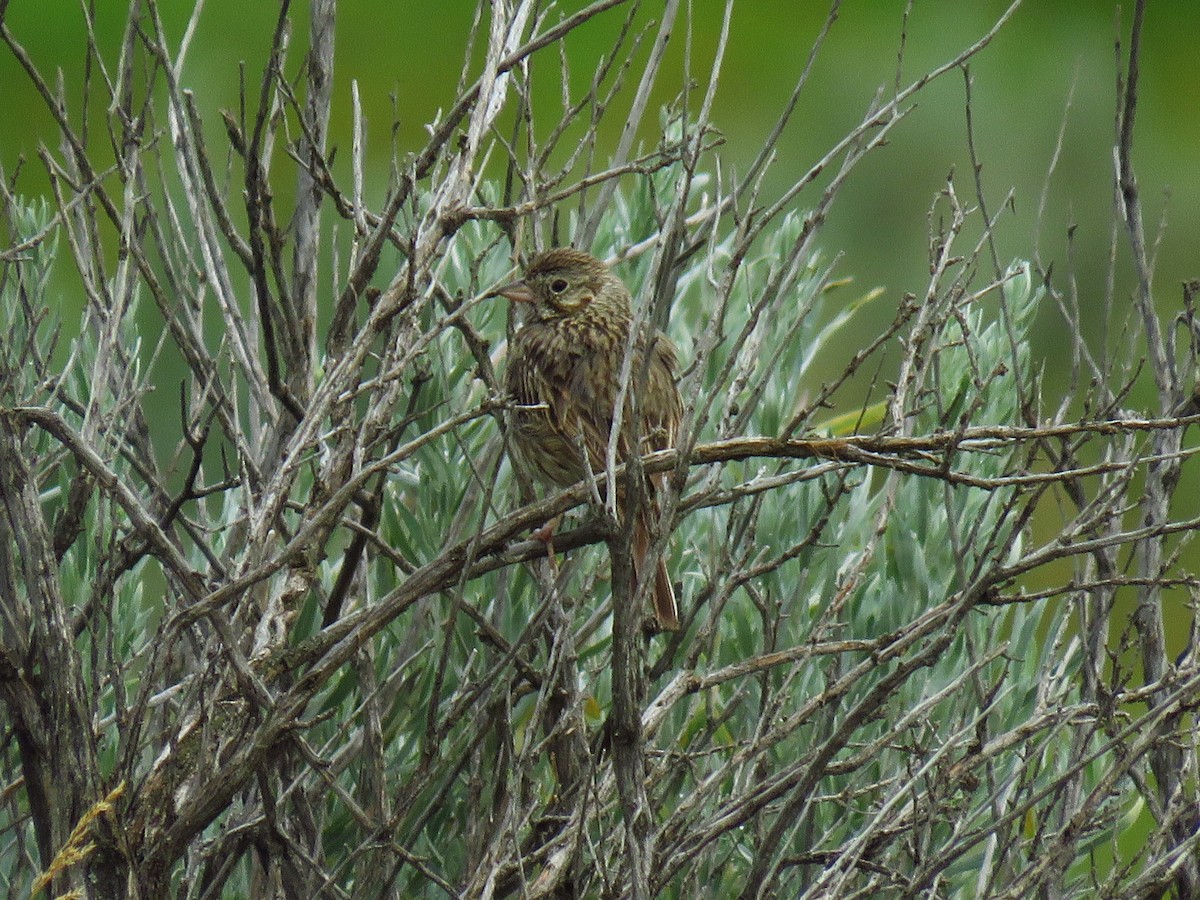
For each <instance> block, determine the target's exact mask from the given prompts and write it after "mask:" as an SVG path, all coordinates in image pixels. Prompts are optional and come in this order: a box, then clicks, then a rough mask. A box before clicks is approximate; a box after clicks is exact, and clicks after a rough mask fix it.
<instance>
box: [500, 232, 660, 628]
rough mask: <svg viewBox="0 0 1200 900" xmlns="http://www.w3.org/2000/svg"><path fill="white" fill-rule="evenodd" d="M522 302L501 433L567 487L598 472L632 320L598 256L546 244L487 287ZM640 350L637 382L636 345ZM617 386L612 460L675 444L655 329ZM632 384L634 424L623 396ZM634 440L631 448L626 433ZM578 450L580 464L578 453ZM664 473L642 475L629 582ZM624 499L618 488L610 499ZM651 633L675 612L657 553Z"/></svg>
mask: <svg viewBox="0 0 1200 900" xmlns="http://www.w3.org/2000/svg"><path fill="white" fill-rule="evenodd" d="M490 294H491V295H493V296H503V297H505V298H507V299H508V300H510V301H512V302H514V303H517V304H520V305H521V306H522V307H524V308H525V310H526V312H525V316H524V321H523V323H522V324H521V326H520V328H519V329H518V330H517V332H516V334H515V335H514V336H513V339H512V346H511V347H510V349H509V359H508V367H507V370H506V373H505V387H506V390H507V392H508V394H509V396H510V397H511V398H512V400H513V410H512V413H511V415H510V420H509V421H510V440H511V446H512V450H513V452H514V455H515V456H517V457H519V458H520V459H521V460H523V461H524V463H525V465H526V466H527V467H528V469H529V470H530V471H531V472H532V473H533V474H534V476H535V477H536V478H537V479H538V480H540V481H542V482H545V483H547V484H550V485H557V486H559V487H568V486H570V485H573V484H576V483H577V482H579V481H582V480H583V479H584V478H586V477H588V475H589V471H590V472H591V473H594V474H596V475H602V474H603V473H604V471H605V468H606V460H607V458H608V444H609V438H610V436H611V434H612V427H613V418H614V412H615V410H616V404H617V396H618V392H619V390H620V383H621V369H622V363H623V362H624V359H625V353H626V348H627V347H628V345H629V335H630V329H631V328H632V327H633V311H632V308H631V298H630V294H629V289H628V288H627V287H626V286H625V284H624V282H622V281H621V279H620V278H618V277H617V276H616V275H614V274H613V273H612V271H611V270H610V269H609V268H608V266H606V265H605V264H604V263H603V262H601V261H600V260H599V259H596V258H595V257H594V256H592V255H591V254H589V253H586V252H584V251H582V250H576V249H573V248H570V247H556V248H554V249H551V250H547V251H545V252H542V253H539V254H537V255H536V256H534V257H533V258H532V259H531V260H530V261H529V263H528V265H527V266H526V267H525V271H524V276H523V277H522V278H521V279H520V280H518V281H514V282H512V283H511V284H505V285H503V286H501V287H498V288H496V289H494V290H493V291H491V292H490ZM647 343H648V349H645V353H646V354H647V356H648V361H647V363H646V369H645V383H644V386H642V385H641V384H640V381H639V379H640V378H641V372H640V371H639V364H640V363H641V360H642V358H643V357H642V353H641V352H640V351H642V350H643V348H647ZM633 362H634V365H633V367H632V369H631V372H632V374H631V375H630V379H631V381H630V387H629V388H628V389H627V391H626V398H625V410H624V412H623V413H622V417H621V418H622V425H621V432H620V435H619V437H618V439H617V448H616V449H617V463H618V464H620V463H622V462H625V461H627V460H628V459H629V458H630V457H631V456H636V455H641V454H643V453H649V452H651V451H656V450H663V449H666V448H668V447H672V446H674V445H675V439H676V434H677V432H678V429H679V421H680V418H681V417H682V415H683V404H682V401H681V400H680V397H679V387H678V384H677V381H676V379H677V367H678V352H677V351H676V349H675V345H674V344H672V343H671V340H670V339H669V338H668V337H667V336H666V335H665V334H663V333H662V332H661V331H658V330H657V329H655V330H654V331H653V333H652V334H651V335H649V337H648V338H647V339H646V340H645V341H643V342H642V343H641V344H639V345H638V347H637V348H636V349H635V352H634V355H633ZM635 390H637V391H638V397H639V399H640V405H639V406H638V411H639V416H638V418H639V420H640V421H638V422H637V425H638V427H637V428H636V429H635V428H634V427H633V422H632V421H631V420H632V418H633V415H632V413H633V408H634V407H633V405H632V402H631V398H632V396H633V393H634V391H635ZM635 433H636V434H637V435H640V442H639V443H640V446H637V447H634V446H633V441H634V434H635ZM585 452H586V454H587V460H586V463H585V460H584V453H585ZM665 479H666V476H665V474H664V475H660V476H657V477H656V478H655V479H653V480H651V479H648V481H647V487H648V490H647V491H646V494H645V502H644V503H643V504H642V505H641V508H640V509H639V511H638V512H637V514H636V515H637V518H636V520H635V521H634V524H633V545H632V552H633V565H634V578H635V583H640V582H641V578H642V576H643V573H644V571H645V568H646V557H647V554H648V551H649V548H650V523H651V522H652V521H653V520H654V519H655V518H656V517H657V516H658V512H659V499H658V493H657V492H658V490H661V488H662V486H663V485H664V484H665ZM623 500H624V491H623V490H622V489H621V488H618V496H617V507H618V509H620V507H621V505H622V504H623ZM653 598H654V617H653V619H652V620H651V625H650V626H648V628H649V630H651V631H676V630H678V628H679V610H678V606H677V604H676V601H675V589H674V587H673V585H672V584H671V576H670V572H669V571H668V569H667V564H666V560H664V559H662V558H661V557H660V558H659V560H658V563H657V566H656V568H655V574H654V590H653Z"/></svg>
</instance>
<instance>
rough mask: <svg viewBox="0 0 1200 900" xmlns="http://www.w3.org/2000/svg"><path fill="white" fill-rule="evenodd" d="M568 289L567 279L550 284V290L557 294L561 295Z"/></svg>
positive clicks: (557, 279)
mask: <svg viewBox="0 0 1200 900" xmlns="http://www.w3.org/2000/svg"><path fill="white" fill-rule="evenodd" d="M566 289H567V279H565V278H555V279H554V280H553V281H552V282H550V290H552V291H554V293H556V294H561V293H562V292H563V291H565V290H566Z"/></svg>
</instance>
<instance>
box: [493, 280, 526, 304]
mask: <svg viewBox="0 0 1200 900" xmlns="http://www.w3.org/2000/svg"><path fill="white" fill-rule="evenodd" d="M488 296H489V297H507V298H508V299H509V300H513V301H515V302H517V303H532V302H533V291H531V290H530V289H529V285H527V284H526V283H525V282H523V281H514V282H512V283H511V284H505V285H501V286H500V287H498V288H496V289H495V290H492V291H489V292H488Z"/></svg>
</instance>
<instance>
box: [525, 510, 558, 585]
mask: <svg viewBox="0 0 1200 900" xmlns="http://www.w3.org/2000/svg"><path fill="white" fill-rule="evenodd" d="M561 522H562V516H555V517H554V518H553V519H551V520H550V521H549V522H547V523H546V524H545V525H543V526H542V527H541V528H537V529H535V530H534V531H533V533H532V534H531V535H530V537H532V538H533V539H534V540H536V541H541V542H542V543H543V544H545V545H546V558H547V559H548V560H550V569H551V571H553V572H554V574H555V575H557V574H558V557H556V556H555V555H554V531H555V529H557V528H558V526H559V523H561Z"/></svg>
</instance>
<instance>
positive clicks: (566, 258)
mask: <svg viewBox="0 0 1200 900" xmlns="http://www.w3.org/2000/svg"><path fill="white" fill-rule="evenodd" d="M491 296H498V297H507V298H508V299H509V300H512V301H515V302H517V303H528V304H529V305H530V307H531V309H532V315H533V317H534V318H536V319H540V320H542V321H551V320H554V319H566V318H571V317H574V316H577V315H580V314H581V313H584V312H585V311H588V310H590V311H592V312H599V311H600V310H599V309H596V308H595V307H597V306H599V307H613V309H612V310H608V309H605V311H606V312H609V311H611V312H617V313H624V314H625V315H628V310H629V292H628V291H627V290H626V289H625V285H624V284H622V283H621V280H620V279H619V278H617V277H616V276H615V275H613V274H612V272H610V271H609V270H608V266H606V265H605V264H604V263H602V262H601V261H600V260H598V259H596V257H594V256H592V255H591V254H589V253H584V252H583V251H582V250H574V249H572V248H570V247H556V248H555V249H553V250H547V251H546V252H545V253H539V254H538V255H537V256H535V257H534V258H533V259H532V260H530V262H529V265H528V266H527V267H526V268H525V275H524V277H523V278H522V279H521V280H520V281H514V282H512V283H511V284H505V285H502V286H501V287H498V288H496V289H495V290H493V291H492V292H491Z"/></svg>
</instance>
